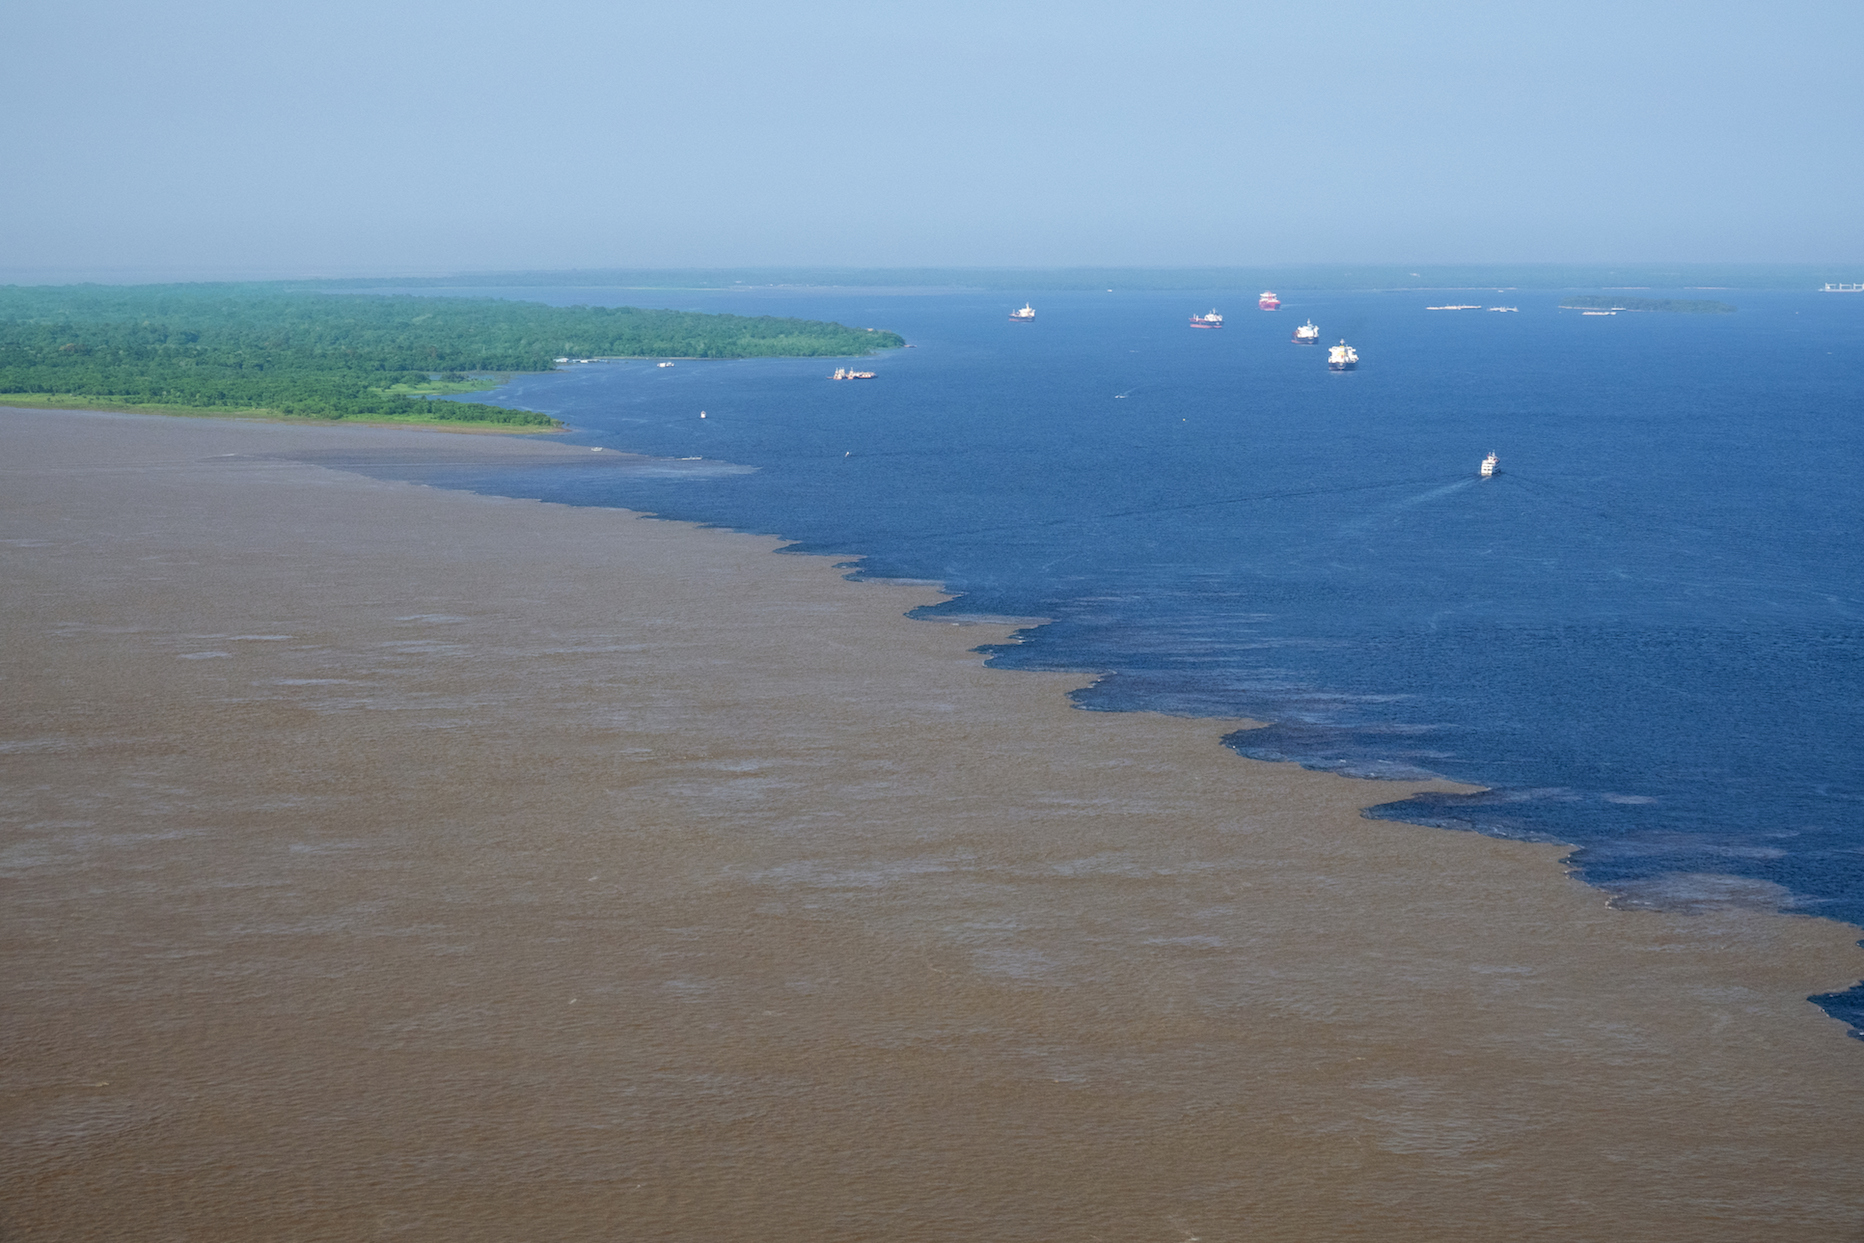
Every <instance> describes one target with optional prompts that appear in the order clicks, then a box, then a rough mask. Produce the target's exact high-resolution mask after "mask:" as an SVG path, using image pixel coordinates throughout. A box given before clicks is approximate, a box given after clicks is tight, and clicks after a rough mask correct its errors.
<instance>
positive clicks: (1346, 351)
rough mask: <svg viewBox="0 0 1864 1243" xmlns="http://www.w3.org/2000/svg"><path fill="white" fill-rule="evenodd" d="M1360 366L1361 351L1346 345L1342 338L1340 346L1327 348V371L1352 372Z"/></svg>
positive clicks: (1344, 339)
mask: <svg viewBox="0 0 1864 1243" xmlns="http://www.w3.org/2000/svg"><path fill="white" fill-rule="evenodd" d="M1358 365H1359V351H1358V350H1356V349H1354V348H1353V347H1352V346H1350V345H1348V344H1347V343H1346V338H1345V337H1341V338H1340V343H1339V344H1338V345H1330V346H1328V347H1327V370H1329V371H1351V370H1352V369H1353V368H1355V367H1357V366H1358Z"/></svg>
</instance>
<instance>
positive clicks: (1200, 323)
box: [1191, 307, 1223, 328]
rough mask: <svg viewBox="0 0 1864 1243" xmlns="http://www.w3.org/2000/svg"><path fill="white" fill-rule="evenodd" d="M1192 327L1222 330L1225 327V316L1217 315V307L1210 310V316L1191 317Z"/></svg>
mask: <svg viewBox="0 0 1864 1243" xmlns="http://www.w3.org/2000/svg"><path fill="white" fill-rule="evenodd" d="M1191 327H1193V328H1221V327H1223V316H1221V315H1219V314H1217V308H1216V307H1212V308H1210V314H1208V315H1193V316H1192V317H1191Z"/></svg>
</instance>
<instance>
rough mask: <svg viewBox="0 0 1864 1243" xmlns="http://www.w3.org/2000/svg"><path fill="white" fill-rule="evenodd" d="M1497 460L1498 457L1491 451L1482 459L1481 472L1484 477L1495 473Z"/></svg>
mask: <svg viewBox="0 0 1864 1243" xmlns="http://www.w3.org/2000/svg"><path fill="white" fill-rule="evenodd" d="M1498 460H1499V459H1498V458H1497V457H1496V456H1495V454H1494V453H1493V452H1491V453H1490V454H1489V455H1488V456H1487V457H1485V458H1483V459H1482V472H1481V473H1482V477H1483V478H1484V479H1487V478H1489V477H1490V476H1491V475H1493V474H1494V473H1495V463H1496V462H1497V461H1498Z"/></svg>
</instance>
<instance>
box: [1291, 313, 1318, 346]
mask: <svg viewBox="0 0 1864 1243" xmlns="http://www.w3.org/2000/svg"><path fill="white" fill-rule="evenodd" d="M1294 343H1295V344H1296V345H1319V344H1320V329H1319V328H1318V327H1317V326H1316V325H1315V323H1314V321H1313V320H1311V319H1310V320H1308V321H1307V322H1306V323H1305V324H1302V325H1301V326H1300V327H1298V328H1296V329H1295V330H1294Z"/></svg>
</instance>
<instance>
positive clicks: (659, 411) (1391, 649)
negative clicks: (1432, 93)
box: [455, 289, 1864, 1023]
mask: <svg viewBox="0 0 1864 1243" xmlns="http://www.w3.org/2000/svg"><path fill="white" fill-rule="evenodd" d="M499 292H500V293H501V294H503V295H504V296H524V297H536V298H538V299H540V300H549V301H557V302H574V301H604V302H626V303H634V304H649V305H668V306H672V305H679V306H681V307H686V308H691V309H700V310H730V311H736V312H740V313H781V314H794V315H804V316H808V317H812V318H823V319H836V320H840V321H842V322H845V323H851V324H857V325H865V326H880V327H886V328H892V329H895V330H897V331H899V332H901V333H903V334H904V335H905V336H906V338H907V339H908V340H909V341H912V342H913V343H914V344H915V347H916V348H914V349H911V350H903V351H897V352H895V353H893V354H891V355H888V356H884V357H881V358H877V359H875V360H873V361H872V363H871V366H872V368H873V369H874V370H876V371H878V372H879V373H880V376H879V378H878V379H876V380H873V381H869V382H856V383H842V384H835V383H829V382H828V381H827V380H826V379H825V377H826V375H827V373H828V372H829V371H830V370H832V368H833V366H834V364H833V363H832V362H831V363H824V362H820V361H799V360H761V361H748V362H721V363H696V362H682V363H680V364H678V366H676V367H674V368H656V367H654V366H653V365H652V364H651V363H630V364H611V365H591V366H585V367H577V368H572V369H570V370H568V371H566V372H563V373H559V374H554V375H547V376H533V377H520V378H519V379H517V380H516V381H514V382H513V383H512V384H511V385H509V386H508V387H506V388H505V389H502V390H500V392H499V394H498V395H497V397H496V400H499V401H501V402H504V403H507V404H513V405H523V406H528V407H531V408H534V409H540V410H545V411H548V412H550V413H552V414H555V415H558V416H559V417H561V418H564V419H566V420H567V421H568V422H569V423H570V424H571V425H572V426H573V427H574V428H575V435H574V437H573V438H574V439H575V440H577V441H580V442H584V443H589V444H601V445H608V446H613V447H616V448H620V449H626V450H631V451H636V452H641V453H649V454H662V455H667V456H671V457H683V456H689V455H703V456H704V457H706V458H709V459H718V460H723V461H729V462H735V463H742V464H748V465H752V466H755V467H757V468H758V470H757V471H756V472H755V473H751V474H739V475H729V476H717V477H700V478H693V479H672V478H667V479H653V478H634V477H628V476H623V475H621V474H619V473H617V472H607V471H593V470H592V471H587V472H585V471H581V470H556V471H549V472H532V473H530V474H528V475H506V476H502V477H498V478H490V477H484V478H473V479H466V480H455V482H463V483H466V484H467V485H469V486H473V487H477V488H481V489H483V490H487V491H495V492H499V493H503V494H508V495H521V496H536V497H542V498H545V499H550V500H557V501H568V502H571V503H578V504H603V505H622V506H628V507H631V508H638V509H646V510H651V511H654V512H657V513H660V514H663V515H666V516H669V517H675V518H682V519H693V520H698V521H702V522H708V523H715V524H718V525H721V526H727V527H733V528H738V529H743V530H750V531H759V532H768V533H773V534H777V535H781V536H784V537H786V538H788V539H791V540H794V541H795V546H796V548H797V549H798V550H801V551H809V552H830V553H837V554H846V555H848V556H850V557H859V558H861V559H862V560H861V561H860V565H859V571H860V572H861V573H862V574H866V575H875V576H898V577H909V578H922V579H934V580H938V581H941V582H943V583H945V584H947V585H948V586H949V587H950V588H951V589H953V590H955V591H958V592H961V593H962V596H961V598H960V599H958V600H956V601H954V602H952V603H951V604H950V605H948V606H945V608H946V609H947V610H948V611H955V612H965V613H978V612H987V613H1002V614H1012V615H1037V616H1046V617H1052V618H1054V619H1055V620H1054V622H1053V623H1052V624H1051V625H1048V626H1046V627H1043V628H1041V629H1039V630H1036V631H1034V632H1032V633H1030V634H1029V635H1028V636H1026V637H1027V642H1024V643H1022V644H1020V645H1015V646H1010V647H1005V648H1003V649H1001V650H998V651H997V652H996V653H995V656H994V663H996V664H998V665H1001V666H1005V667H1011V668H1025V669H1028V668H1039V669H1077V670H1081V669H1084V670H1094V671H1105V676H1104V677H1103V678H1102V679H1101V681H1100V682H1099V683H1098V684H1097V685H1095V686H1094V687H1092V688H1091V689H1089V690H1086V691H1083V692H1081V693H1080V694H1079V696H1078V698H1079V700H1080V703H1081V705H1082V706H1083V707H1086V708H1092V709H1106V710H1123V709H1135V708H1151V709H1160V710H1164V711H1168V712H1175V713H1188V714H1200V715H1212V716H1238V715H1240V716H1249V717H1254V718H1258V719H1261V720H1265V721H1269V722H1272V723H1273V724H1272V725H1271V727H1270V728H1268V729H1265V730H1260V731H1249V732H1245V733H1241V734H1237V735H1234V736H1232V738H1231V739H1230V740H1229V741H1230V744H1231V745H1232V746H1234V747H1235V748H1236V749H1237V750H1238V751H1240V752H1242V753H1244V754H1246V755H1252V756H1262V757H1269V758H1288V759H1295V760H1299V761H1300V762H1302V763H1304V764H1307V765H1309V766H1312V767H1318V768H1328V769H1334V770H1337V771H1342V772H1347V773H1355V774H1363V775H1367V776H1411V775H1415V774H1418V773H1423V772H1428V773H1436V774H1442V775H1444V776H1448V777H1452V778H1456V779H1458V780H1460V781H1466V782H1471V783H1476V784H1480V785H1484V786H1487V787H1490V789H1491V792H1490V793H1488V794H1485V795H1479V796H1475V797H1470V798H1453V797H1451V798H1444V797H1440V798H1435V799H1425V800H1413V801H1409V802H1405V803H1401V804H1395V805H1388V806H1387V807H1385V808H1382V809H1380V810H1379V811H1378V812H1377V813H1375V814H1379V815H1384V816H1388V817H1390V818H1399V819H1405V820H1417V821H1422V822H1425V823H1435V824H1442V825H1445V826H1446V827H1461V828H1472V829H1476V830H1479V831H1482V832H1487V833H1493V834H1500V835H1506V836H1514V837H1530V838H1542V839H1553V840H1559V841H1564V842H1571V843H1574V844H1576V845H1577V847H1578V850H1577V852H1576V854H1575V855H1574V862H1575V863H1576V864H1577V866H1578V867H1579V868H1580V869H1581V871H1582V873H1583V875H1584V876H1585V877H1586V879H1588V880H1589V881H1592V882H1593V883H1596V884H1599V885H1602V886H1605V887H1607V888H1610V889H1613V890H1615V891H1617V892H1619V893H1620V894H1621V895H1623V900H1624V901H1627V902H1631V903H1635V904H1646V905H1657V906H1671V907H1683V908H1688V907H1690V906H1692V905H1695V904H1699V903H1704V902H1714V901H1729V900H1734V901H1749V902H1760V903H1764V904H1767V905H1771V906H1779V907H1781V908H1783V909H1788V910H1792V911H1797V912H1802V913H1807V914H1818V915H1828V916H1831V917H1834V918H1838V919H1843V920H1849V921H1851V922H1854V923H1860V924H1864V771H1861V768H1864V765H1861V762H1860V743H1861V742H1864V659H1861V657H1864V553H1861V552H1860V547H1859V540H1858V534H1859V532H1860V530H1861V529H1864V524H1861V522H1860V519H1861V518H1864V480H1861V479H1860V476H1859V466H1860V463H1864V452H1861V450H1864V417H1861V416H1864V398H1861V397H1860V394H1861V393H1864V368H1861V367H1860V362H1859V360H1860V357H1864V331H1861V330H1864V297H1846V296H1844V295H1821V294H1817V293H1812V292H1807V293H1803V294H1801V293H1772V294H1767V293H1752V292H1747V291H1743V292H1742V293H1740V294H1739V295H1703V294H1688V293H1681V292H1675V291H1651V292H1648V293H1645V292H1643V291H1640V293H1641V296H1659V297H1662V296H1682V297H1703V296H1723V297H1731V298H1732V300H1735V301H1737V302H1738V303H1739V305H1740V308H1741V309H1740V311H1739V312H1738V313H1736V314H1733V315H1701V316H1699V315H1672V314H1621V315H1617V316H1613V317H1582V316H1580V315H1578V314H1577V313H1575V312H1570V311H1569V312H1561V311H1558V310H1557V309H1556V307H1557V303H1558V300H1559V299H1558V296H1557V295H1556V294H1552V293H1530V292H1510V293H1507V294H1500V295H1498V294H1493V293H1491V294H1489V295H1487V296H1486V298H1484V297H1483V296H1481V295H1475V296H1471V295H1468V294H1466V293H1461V292H1459V293H1455V294H1449V295H1437V296H1428V295H1419V294H1372V293H1367V294H1320V295H1310V296H1304V295H1301V294H1299V293H1288V292H1287V291H1284V297H1285V300H1286V301H1285V305H1284V307H1283V309H1282V310H1281V311H1279V312H1277V313H1274V314H1266V313H1262V312H1259V311H1257V310H1255V309H1254V306H1253V304H1254V293H1255V291H1253V290H1250V291H1224V292H1213V293H1208V294H1204V295H1200V296H1187V295H1183V294H1152V293H1122V292H1114V293H1100V294H1085V293H1083V294H1048V295H1045V296H1044V297H1043V298H1042V299H1041V302H1040V305H1039V306H1038V307H1037V310H1038V312H1039V318H1038V319H1037V321H1036V322H1035V323H1034V324H1031V325H1019V324H1012V323H1010V322H1009V321H1008V319H1007V318H1006V316H1007V312H1008V311H1009V310H1010V308H1011V306H1013V305H1020V304H1021V300H1020V299H1017V300H1015V301H1014V302H1012V301H1010V300H1009V299H1006V298H1004V297H1002V296H1001V295H995V294H966V293H951V292H944V293H923V292H922V293H912V292H898V293H882V292H876V291H871V290H847V291H758V292H745V293H719V294H678V295H659V296H656V297H644V296H643V295H642V294H640V293H638V292H632V293H631V292H626V291H615V292H614V293H613V295H612V296H603V294H602V292H601V291H591V290H586V289H585V290H566V291H561V293H560V294H559V293H555V292H553V291H512V290H503V291H499ZM1479 300H1481V301H1487V302H1488V303H1490V304H1497V303H1501V304H1506V305H1514V306H1519V307H1520V312H1519V313H1518V314H1492V313H1488V312H1472V311H1466V312H1431V311H1426V310H1425V309H1424V307H1425V306H1426V305H1427V304H1429V303H1432V302H1438V301H1451V302H1465V301H1469V302H1473V301H1479ZM1212 305H1216V306H1219V307H1221V308H1222V309H1223V310H1224V311H1225V312H1226V313H1227V314H1228V316H1229V326H1228V327H1226V328H1225V329H1224V330H1223V331H1221V332H1202V331H1193V330H1191V329H1189V328H1188V327H1187V325H1186V319H1187V317H1188V316H1189V315H1191V314H1193V313H1197V312H1202V311H1205V310H1208V309H1210V307H1211V306H1212ZM1310 315H1311V316H1312V317H1313V319H1314V320H1315V321H1316V322H1317V323H1318V324H1320V325H1321V329H1322V334H1323V339H1324V340H1325V341H1328V342H1331V341H1334V340H1337V339H1339V338H1340V337H1345V338H1347V339H1348V340H1349V341H1351V342H1352V343H1353V344H1354V345H1355V346H1356V347H1357V348H1358V350H1359V353H1360V357H1361V359H1362V362H1361V364H1360V367H1359V370H1357V371H1356V372H1353V373H1350V374H1332V373H1330V372H1329V371H1328V370H1327V367H1326V361H1325V350H1324V348H1313V347H1306V348H1304V347H1298V346H1295V345H1293V344H1291V343H1290V341H1289V337H1290V334H1291V332H1292V330H1293V328H1294V326H1295V325H1296V324H1297V323H1300V322H1301V321H1302V320H1303V319H1304V318H1306V317H1308V316H1310ZM702 409H703V410H705V411H706V413H707V417H706V418H705V419H703V420H702V419H700V418H699V412H700V411H701V410H702ZM1490 449H1493V450H1495V451H1497V452H1498V453H1499V454H1500V456H1501V473H1500V474H1499V475H1497V477H1495V478H1493V479H1490V480H1487V481H1483V480H1479V479H1478V478H1477V475H1476V468H1477V464H1478V462H1479V461H1480V459H1481V458H1482V456H1483V454H1484V453H1486V452H1487V451H1489V450H1490ZM936 611H937V610H934V612H936ZM1824 1002H1825V1004H1826V1005H1827V1007H1828V1008H1829V1009H1831V1010H1833V1012H1834V1013H1840V1014H1842V1015H1843V1016H1844V1017H1847V1018H1849V1019H1850V1020H1851V1021H1853V1022H1854V1023H1864V994H1861V993H1859V992H1857V991H1854V992H1853V993H1851V994H1848V995H1845V996H1843V997H1833V998H1826V999H1824Z"/></svg>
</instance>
